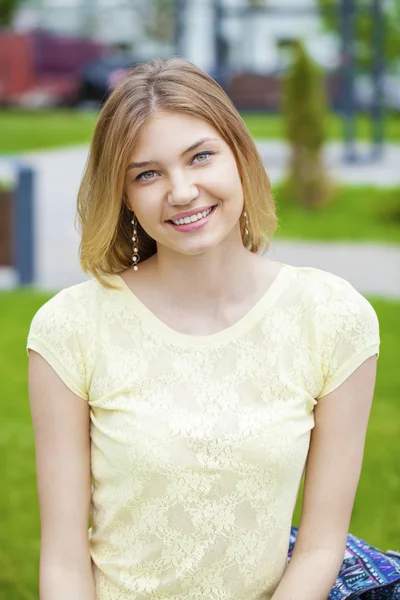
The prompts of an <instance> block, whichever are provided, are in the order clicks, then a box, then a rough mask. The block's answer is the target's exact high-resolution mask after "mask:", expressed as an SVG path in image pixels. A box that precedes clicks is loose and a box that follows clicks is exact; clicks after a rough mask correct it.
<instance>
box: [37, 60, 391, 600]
mask: <svg viewBox="0 0 400 600" xmlns="http://www.w3.org/2000/svg"><path fill="white" fill-rule="evenodd" d="M78 214H79V218H80V223H81V227H82V240H81V252H80V259H81V264H82V267H83V269H84V270H85V271H86V272H89V273H91V274H93V275H94V278H92V279H90V280H89V281H86V282H84V283H80V284H78V285H75V286H72V287H69V288H67V289H64V290H62V291H61V292H59V293H58V294H57V295H56V296H54V297H53V298H52V299H51V300H50V301H49V302H47V303H46V304H45V305H44V306H43V307H42V308H41V309H40V310H39V311H38V312H37V314H36V315H35V317H34V319H33V321H32V324H31V329H30V332H29V338H28V349H29V350H30V361H29V389H30V402H31V411H32V418H33V425H34V430H35V440H36V452H37V476H38V490H39V499H40V511H41V524H42V530H41V560H40V589H41V600H53V599H57V600H64V599H68V600H70V599H71V598H73V599H74V600H92V599H95V598H96V600H128V599H129V600H133V599H141V600H145V599H151V598H158V599H160V600H172V599H174V600H194V599H201V600H206V599H207V600H212V599H215V600H217V599H218V600H256V599H259V600H261V599H263V600H270V599H271V598H273V600H289V599H295V600H322V599H325V598H326V597H327V596H328V594H329V593H330V591H331V589H332V587H333V585H334V583H335V580H336V577H337V575H338V572H339V569H340V568H341V565H342V562H343V557H344V551H345V547H346V540H347V532H348V527H349V521H350V516H351V512H352V507H353V501H354V496H355V492H356V488H357V484H358V479H359V475H360V469H361V464H362V457H363V448H364V440H365V434H366V429H367V423H368V417H369V412H370V408H371V402H372V397H373V390H374V383H375V374H376V361H377V355H378V349H379V331H378V329H379V328H378V321H377V317H376V314H375V312H374V310H373V308H372V307H371V305H370V304H369V303H368V302H367V300H366V299H365V298H364V297H363V296H361V295H360V294H359V293H358V292H357V291H356V290H355V289H354V288H353V287H352V286H351V285H350V284H349V283H348V282H347V281H344V280H343V279H341V278H339V277H336V276H334V275H332V274H330V273H328V272H325V271H321V270H317V269H313V268H295V267H293V266H290V265H286V264H282V263H278V262H275V261H273V260H270V259H269V258H268V257H266V256H264V254H265V251H266V250H267V249H268V246H269V243H270V241H271V238H272V235H273V233H274V230H275V228H276V216H275V210H274V204H273V200H272V198H271V193H270V184H269V180H268V176H267V174H266V172H265V169H264V166H263V164H262V162H261V159H260V157H259V155H258V153H257V151H256V148H255V145H254V143H253V141H252V139H251V137H250V135H249V133H248V131H247V129H246V127H245V125H244V123H243V121H242V119H241V117H240V116H239V114H238V113H237V111H236V110H235V108H234V107H233V106H232V104H231V102H230V101H229V99H228V98H227V96H226V95H225V93H224V92H223V91H222V89H221V88H220V87H219V86H218V85H217V84H216V83H215V82H214V81H213V80H212V79H211V78H210V77H208V76H207V75H206V74H205V73H203V72H202V71H201V70H200V69H198V68H197V67H195V66H194V65H192V64H190V63H188V62H186V61H184V60H181V59H171V60H169V61H154V62H151V63H148V64H143V65H141V66H138V67H136V68H135V69H133V70H132V72H131V73H130V74H129V76H128V77H127V78H126V79H125V80H124V81H123V82H122V83H121V84H120V85H119V86H118V87H117V88H116V89H115V91H114V92H113V93H112V95H111V96H110V98H109V100H108V101H107V103H106V104H105V106H104V107H103V109H102V111H101V114H100V116H99V119H98V122H97V125H96V129H95V132H94V137H93V141H92V146H91V150H90V156H89V160H88V164H87V167H86V172H85V174H84V178H83V181H82V185H81V189H80V192H79V198H78ZM305 468H306V479H305V491H304V498H303V507H302V515H301V523H300V526H299V531H298V536H297V539H296V544H295V549H294V552H293V555H291V559H290V561H288V547H289V541H290V535H291V533H292V535H293V529H291V520H292V515H293V509H294V506H295V503H296V498H297V494H298V490H299V485H300V481H301V478H302V475H303V472H304V470H305ZM89 519H91V528H90V530H89V536H88V523H89ZM288 565H289V566H288ZM336 597H337V598H338V597H339V596H336Z"/></svg>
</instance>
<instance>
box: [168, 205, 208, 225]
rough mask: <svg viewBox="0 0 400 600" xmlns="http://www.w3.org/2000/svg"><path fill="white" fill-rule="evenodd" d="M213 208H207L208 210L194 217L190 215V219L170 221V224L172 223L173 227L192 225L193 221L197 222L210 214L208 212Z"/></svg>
mask: <svg viewBox="0 0 400 600" xmlns="http://www.w3.org/2000/svg"><path fill="white" fill-rule="evenodd" d="M212 209H213V207H211V208H209V209H208V210H204V211H203V212H202V213H200V212H199V213H197V214H196V215H192V216H191V217H185V218H184V219H178V220H176V221H172V223H174V225H183V224H186V223H194V222H195V221H198V220H199V219H203V218H204V217H206V216H207V215H209V214H210V212H211V211H212Z"/></svg>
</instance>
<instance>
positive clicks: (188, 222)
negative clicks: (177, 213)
mask: <svg viewBox="0 0 400 600" xmlns="http://www.w3.org/2000/svg"><path fill="white" fill-rule="evenodd" d="M216 208H217V207H216V206H212V207H210V208H209V209H208V210H205V211H203V212H202V213H197V214H195V215H192V217H185V219H179V220H178V221H176V222H173V221H169V223H170V225H171V227H173V228H174V229H177V230H178V231H182V232H186V231H196V230H198V229H201V228H202V227H204V226H205V225H206V224H207V223H208V222H209V220H210V219H211V217H212V215H213V214H214V212H215V209H216ZM199 214H200V216H198V215H199ZM192 219H193V220H192ZM181 221H182V222H181Z"/></svg>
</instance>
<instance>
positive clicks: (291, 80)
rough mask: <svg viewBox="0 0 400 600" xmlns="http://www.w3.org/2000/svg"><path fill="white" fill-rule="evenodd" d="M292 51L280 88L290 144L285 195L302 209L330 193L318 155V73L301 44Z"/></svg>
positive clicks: (321, 138) (322, 107)
mask: <svg viewBox="0 0 400 600" xmlns="http://www.w3.org/2000/svg"><path fill="white" fill-rule="evenodd" d="M293 52H294V60H293V63H292V65H291V67H290V69H289V71H288V73H287V74H286V76H285V80H284V88H283V91H284V99H283V114H284V124H285V132H286V139H287V141H288V143H289V144H290V160H289V171H288V174H287V178H286V182H285V186H284V187H285V188H286V189H285V191H286V194H285V195H287V196H288V197H289V198H290V199H291V200H292V201H296V202H299V203H300V204H302V205H303V206H304V207H306V208H315V207H317V206H320V205H323V204H326V203H327V202H328V201H329V200H330V199H331V195H332V192H333V186H332V184H331V182H330V180H329V178H328V176H327V174H326V172H325V169H324V165H323V157H322V151H323V146H324V143H325V139H326V130H325V126H326V112H327V101H326V97H325V91H324V84H323V79H322V74H321V73H320V70H319V68H318V67H317V65H316V64H315V63H314V62H313V61H312V60H311V58H310V57H309V55H308V54H307V52H306V50H305V48H304V46H303V44H302V43H300V42H296V43H294V44H293Z"/></svg>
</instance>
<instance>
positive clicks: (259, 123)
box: [0, 109, 400, 154]
mask: <svg viewBox="0 0 400 600" xmlns="http://www.w3.org/2000/svg"><path fill="white" fill-rule="evenodd" d="M96 118H97V112H96V111H74V110H57V111H56V110H49V111H26V110H25V111H23V110H17V109H9V110H4V109H1V110H0V133H1V134H0V154H10V153H18V152H26V151H30V150H42V149H46V148H56V147H61V146H71V145H76V144H86V143H88V142H89V141H90V138H91V135H92V132H93V128H94V124H95V121H96ZM243 118H244V120H245V122H246V124H247V126H248V128H249V130H250V133H251V134H252V136H253V137H254V138H256V139H257V138H258V139H267V138H269V139H281V138H282V137H283V120H282V117H281V116H280V115H274V114H267V113H265V114H263V113H262V114H256V113H243ZM385 129H386V139H387V141H389V142H400V115H395V114H392V115H388V116H387V118H386V127H385ZM357 135H358V138H359V139H370V121H369V119H368V117H367V116H365V115H360V116H359V117H358V120H357ZM328 137H329V139H335V140H340V139H343V121H342V119H341V118H340V117H338V116H337V115H333V114H332V115H330V116H329V118H328Z"/></svg>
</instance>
